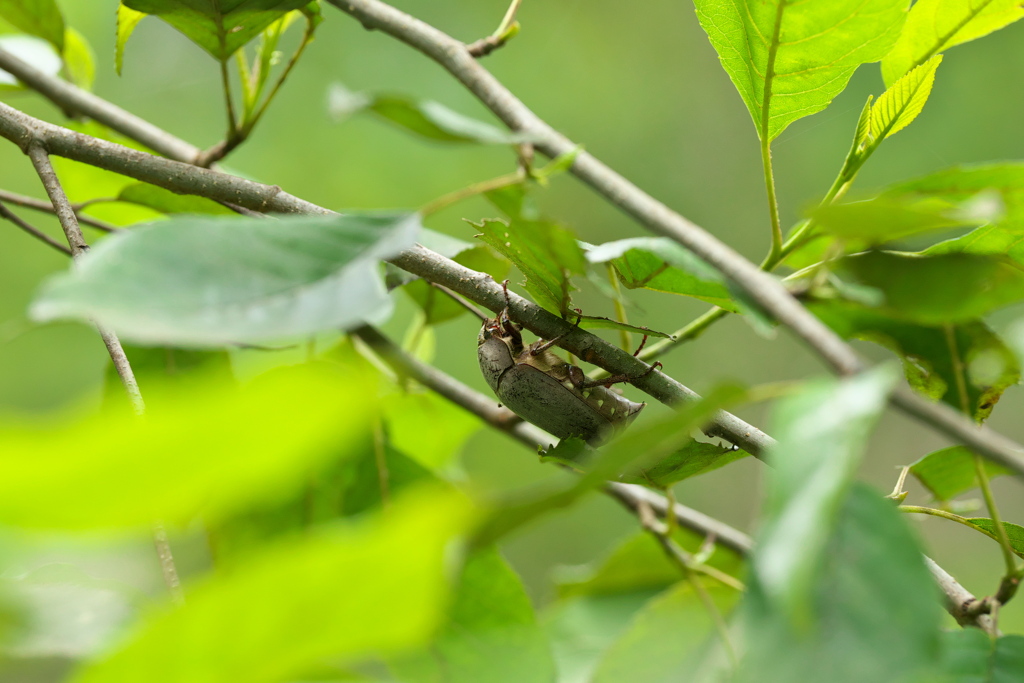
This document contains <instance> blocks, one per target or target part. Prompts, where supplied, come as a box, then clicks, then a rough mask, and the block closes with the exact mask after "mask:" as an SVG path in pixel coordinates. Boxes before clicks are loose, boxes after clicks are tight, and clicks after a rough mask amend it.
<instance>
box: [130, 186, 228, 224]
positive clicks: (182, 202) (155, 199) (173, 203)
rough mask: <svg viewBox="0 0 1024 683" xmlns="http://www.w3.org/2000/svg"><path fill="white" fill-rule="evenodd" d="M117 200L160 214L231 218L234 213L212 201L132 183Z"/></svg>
mask: <svg viewBox="0 0 1024 683" xmlns="http://www.w3.org/2000/svg"><path fill="white" fill-rule="evenodd" d="M117 198H118V200H120V201H122V202H129V203H131V204H138V205H139V206H145V207H148V208H150V209H153V210H154V211H159V212H160V213H191V214H212V215H223V216H233V215H235V212H234V211H232V210H231V209H229V208H228V207H226V206H224V205H222V204H218V203H217V202H215V201H213V200H212V199H207V198H205V197H197V196H196V195H191V194H176V193H174V192H171V191H170V190H165V189H164V188H162V187H157V186H156V185H150V184H149V183H133V184H131V185H129V186H127V187H126V188H124V189H123V190H121V192H120V193H119V194H118V195H117Z"/></svg>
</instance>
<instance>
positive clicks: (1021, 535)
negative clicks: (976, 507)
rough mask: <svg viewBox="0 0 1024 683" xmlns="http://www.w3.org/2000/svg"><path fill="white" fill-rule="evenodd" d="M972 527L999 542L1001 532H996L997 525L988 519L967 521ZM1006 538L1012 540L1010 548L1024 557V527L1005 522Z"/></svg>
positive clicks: (978, 518)
mask: <svg viewBox="0 0 1024 683" xmlns="http://www.w3.org/2000/svg"><path fill="white" fill-rule="evenodd" d="M967 521H968V522H970V523H971V525H972V526H975V527H977V528H979V529H981V530H982V531H984V532H985V533H986V534H987V535H988V536H991V537H992V538H994V539H996V540H999V532H997V531H996V523H995V522H993V521H992V520H991V519H989V518H987V517H971V518H969V519H968V520H967ZM1003 528H1004V529H1005V530H1006V536H1007V537H1008V538H1009V539H1010V547H1011V548H1013V552H1015V553H1017V555H1018V556H1019V557H1024V526H1020V525H1019V524H1013V523H1011V522H1003Z"/></svg>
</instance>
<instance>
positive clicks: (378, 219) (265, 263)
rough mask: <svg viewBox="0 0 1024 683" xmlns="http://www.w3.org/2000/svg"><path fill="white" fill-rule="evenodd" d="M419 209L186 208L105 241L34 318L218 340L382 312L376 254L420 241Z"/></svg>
mask: <svg viewBox="0 0 1024 683" xmlns="http://www.w3.org/2000/svg"><path fill="white" fill-rule="evenodd" d="M418 228H419V219H418V217H417V216H416V214H355V213H351V214H346V215H344V216H333V217H311V216H303V217H289V218H281V219H278V220H268V219H260V218H243V217H236V218H201V217H192V216H184V217H177V218H172V219H169V220H166V221H161V222H159V223H155V224H152V225H147V226H144V227H141V228H136V229H133V230H130V231H128V230H126V231H124V232H122V233H119V234H117V235H113V236H111V237H110V238H107V239H105V240H104V241H103V242H101V243H100V244H99V245H98V246H97V247H96V248H95V249H93V250H92V252H91V253H90V254H89V255H88V256H87V257H86V258H83V259H81V263H80V264H77V265H78V267H76V268H75V269H74V270H72V271H70V272H68V273H65V274H63V275H60V276H58V277H56V278H54V279H52V280H50V281H49V282H48V283H47V284H46V286H45V287H44V288H43V291H42V292H41V294H40V295H39V296H38V298H37V299H36V301H35V303H34V304H33V307H32V315H33V316H34V317H35V318H36V319H37V320H53V319H58V318H76V319H87V320H98V321H100V322H102V323H104V324H105V325H106V326H108V327H110V328H112V329H114V330H116V331H117V332H118V333H120V334H121V335H122V336H123V337H124V338H126V339H130V340H134V341H136V342H140V343H144V344H174V345H181V346H220V345H224V344H232V343H240V342H250V343H259V342H263V341H267V340H275V339H282V338H287V337H294V336H298V335H308V334H312V333H315V332H318V331H321V330H329V329H338V328H345V327H350V326H353V325H358V324H361V323H362V322H364V321H366V320H367V319H377V320H380V319H382V317H383V316H386V315H387V313H388V312H389V311H390V309H391V300H390V298H389V297H388V296H387V292H386V290H385V288H384V283H383V281H382V279H381V276H380V272H379V271H380V269H379V267H378V259H382V258H387V257H389V256H393V255H395V254H397V253H398V252H399V251H401V250H402V249H405V248H406V247H408V246H411V245H412V244H413V242H414V241H415V239H416V232H417V230H418Z"/></svg>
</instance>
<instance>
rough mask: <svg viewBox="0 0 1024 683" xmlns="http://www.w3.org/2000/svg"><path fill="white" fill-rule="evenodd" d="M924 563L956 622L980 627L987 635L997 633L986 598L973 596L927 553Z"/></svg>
mask: <svg viewBox="0 0 1024 683" xmlns="http://www.w3.org/2000/svg"><path fill="white" fill-rule="evenodd" d="M924 563H925V565H927V567H928V571H929V572H931V575H932V578H933V579H935V583H936V584H938V586H939V588H940V589H941V590H942V593H943V595H944V596H945V603H946V604H945V606H946V611H947V612H949V613H950V615H951V616H952V617H953V618H954V619H956V621H957V623H958V624H960V625H961V626H974V627H975V628H980V629H981V630H982V631H984V632H985V633H988V634H989V635H993V636H995V635H999V633H998V631H997V630H996V624H995V620H993V619H992V617H991V616H990V615H989V612H990V611H991V609H992V608H991V605H989V604H987V601H986V600H979V599H978V598H976V597H974V595H973V594H972V593H971V592H970V591H968V590H967V589H966V588H964V587H963V586H961V585H960V584H959V583H957V580H956V579H954V578H953V577H952V576H950V575H949V574H948V573H947V572H946V570H945V569H943V568H942V567H940V566H939V565H937V564H936V563H935V560H933V559H932V558H930V557H928V556H927V555H925V558H924Z"/></svg>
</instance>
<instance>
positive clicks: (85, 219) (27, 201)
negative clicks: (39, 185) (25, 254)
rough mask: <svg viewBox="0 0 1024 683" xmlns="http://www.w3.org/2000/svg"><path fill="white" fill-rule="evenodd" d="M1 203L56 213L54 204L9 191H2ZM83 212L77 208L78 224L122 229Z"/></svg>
mask: <svg viewBox="0 0 1024 683" xmlns="http://www.w3.org/2000/svg"><path fill="white" fill-rule="evenodd" d="M0 201H4V202H7V203H8V204H14V205H15V206H23V207H25V208H26V209H32V210H33V211H42V212H44V213H49V214H53V213H55V212H56V211H55V209H54V208H53V204H51V203H50V202H44V201H43V200H41V199H36V198H34V197H25V196H24V195H20V194H15V193H14V192H8V191H7V190H0ZM81 212H82V208H81V207H77V208H75V216H77V217H78V222H79V223H81V224H83V225H88V226H89V227H92V228H96V229H97V230H102V231H103V232H117V231H118V230H120V229H121V228H118V227H117V226H115V225H111V224H110V223H106V222H104V221H101V220H97V219H95V218H92V217H91V216H84V215H82V213H81Z"/></svg>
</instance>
